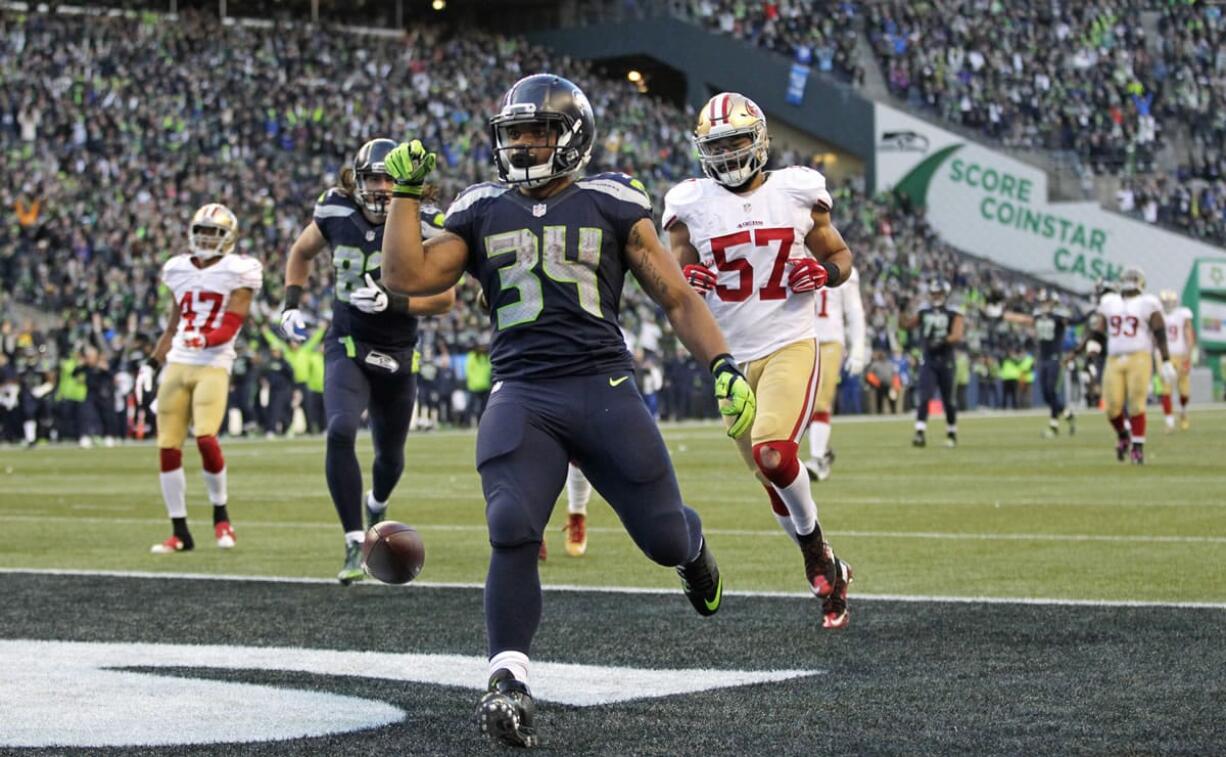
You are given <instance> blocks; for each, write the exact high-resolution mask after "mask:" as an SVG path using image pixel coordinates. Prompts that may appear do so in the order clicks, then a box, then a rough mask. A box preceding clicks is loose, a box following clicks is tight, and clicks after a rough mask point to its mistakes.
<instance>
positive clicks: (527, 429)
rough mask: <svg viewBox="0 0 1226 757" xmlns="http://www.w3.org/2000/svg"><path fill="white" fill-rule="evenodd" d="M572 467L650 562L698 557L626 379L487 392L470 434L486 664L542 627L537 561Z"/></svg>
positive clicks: (697, 527) (697, 539)
mask: <svg viewBox="0 0 1226 757" xmlns="http://www.w3.org/2000/svg"><path fill="white" fill-rule="evenodd" d="M614 382H616V383H614ZM572 459H573V460H574V461H575V462H576V463H577V464H578V465H579V467H580V468H581V469H582V470H583V472H584V474H586V475H587V477H588V480H590V481H591V482H592V486H593V487H595V489H596V491H598V492H600V494H601V496H603V497H604V498H605V499H606V500H607V501H608V502H609V504H610V505H612V507H613V509H614V511H616V512H617V515H618V517H619V518H621V521H622V524H623V525H624V526H625V527H626V531H628V532H629V534H630V537H631V538H632V539H634V543H635V544H637V545H638V547H639V549H641V550H643V552H644V554H646V555H647V556H648V557H649V558H651V559H652V560H654V561H655V562H657V563H659V564H661V565H668V566H673V565H680V564H682V563H684V562H688V561H689V560H690V559H692V558H693V556H694V555H695V554H696V553H697V552H698V549H699V546H700V544H701V541H702V522H701V520H700V519H699V517H698V514H697V513H696V512H694V511H693V510H691V509H690V508H688V507H686V506H685V505H684V504H683V503H682V501H681V491H680V490H679V489H678V487H677V478H676V476H675V474H674V473H673V467H672V461H671V460H670V459H669V456H668V449H667V448H666V447H665V445H664V439H663V438H662V437H661V436H660V430H659V429H658V428H657V427H656V423H655V420H654V419H653V418H652V417H651V414H650V413H649V412H648V411H647V406H646V405H645V404H644V403H643V398H642V396H641V395H640V394H639V391H638V388H637V387H636V386H635V382H634V377H633V376H632V375H631V374H629V373H615V374H607V373H606V374H600V375H597V376H576V377H570V378H560V379H550V380H543V381H542V380H533V381H506V382H500V383H499V384H496V385H495V386H494V391H492V392H491V393H490V399H489V404H488V405H487V406H486V408H485V414H484V415H482V416H481V424H480V429H479V431H478V433H477V470H478V471H479V472H480V474H481V487H482V489H483V491H484V492H485V502H486V505H485V516H486V521H487V522H488V525H489V538H490V546H491V547H492V553H491V555H490V568H489V574H488V575H487V576H486V580H485V624H486V631H487V634H488V636H489V654H490V656H491V657H492V656H494V655H495V654H498V653H499V652H503V651H507V650H515V651H520V652H523V653H524V654H527V653H528V652H529V647H530V646H531V643H532V637H533V636H534V635H535V633H536V627H537V624H538V623H539V622H540V617H541V581H540V575H539V573H538V567H537V552H538V548H539V545H540V542H541V537H542V534H543V532H544V529H545V526H546V524H547V523H548V522H549V515H550V513H551V512H552V511H553V506H554V503H555V502H556V501H557V499H558V495H559V494H560V493H561V491H562V486H563V485H564V484H565V482H566V467H567V462H568V461H569V460H572Z"/></svg>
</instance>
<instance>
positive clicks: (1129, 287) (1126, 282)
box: [1120, 265, 1145, 294]
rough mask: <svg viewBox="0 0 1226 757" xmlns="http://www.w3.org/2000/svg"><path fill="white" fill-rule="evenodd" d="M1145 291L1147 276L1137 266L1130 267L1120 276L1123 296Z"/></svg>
mask: <svg viewBox="0 0 1226 757" xmlns="http://www.w3.org/2000/svg"><path fill="white" fill-rule="evenodd" d="M1144 291H1145V274H1144V273H1142V272H1141V269H1140V268H1137V267H1136V266H1135V265H1130V266H1128V267H1127V268H1125V269H1124V272H1123V273H1122V274H1120V293H1121V294H1140V293H1141V292H1144Z"/></svg>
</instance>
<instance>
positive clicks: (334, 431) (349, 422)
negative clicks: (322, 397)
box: [327, 413, 358, 447]
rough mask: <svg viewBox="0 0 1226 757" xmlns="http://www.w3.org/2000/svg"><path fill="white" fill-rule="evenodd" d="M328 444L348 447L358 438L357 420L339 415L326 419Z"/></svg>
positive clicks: (346, 415)
mask: <svg viewBox="0 0 1226 757" xmlns="http://www.w3.org/2000/svg"><path fill="white" fill-rule="evenodd" d="M327 436H328V444H345V445H348V446H350V447H352V446H353V445H354V443H355V442H356V441H357V438H358V419H357V418H356V417H354V416H352V415H349V414H347V413H341V414H337V415H334V416H332V417H331V418H329V419H328V431H327Z"/></svg>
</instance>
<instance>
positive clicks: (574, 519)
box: [562, 513, 587, 557]
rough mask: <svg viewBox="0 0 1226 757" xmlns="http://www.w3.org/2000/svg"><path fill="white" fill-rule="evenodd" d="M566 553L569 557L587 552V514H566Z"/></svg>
mask: <svg viewBox="0 0 1226 757" xmlns="http://www.w3.org/2000/svg"><path fill="white" fill-rule="evenodd" d="M562 530H563V531H565V532H566V554H568V555H570V556H571V557H582V556H583V553H584V552H587V516H586V515H583V514H582V513H571V514H570V515H568V516H566V525H565V526H562Z"/></svg>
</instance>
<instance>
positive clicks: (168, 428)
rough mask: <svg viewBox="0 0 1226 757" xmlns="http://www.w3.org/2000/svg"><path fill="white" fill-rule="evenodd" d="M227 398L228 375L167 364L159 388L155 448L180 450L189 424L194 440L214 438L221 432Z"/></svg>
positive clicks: (213, 368)
mask: <svg viewBox="0 0 1226 757" xmlns="http://www.w3.org/2000/svg"><path fill="white" fill-rule="evenodd" d="M229 394H230V374H229V373H228V372H227V371H226V369H225V368H220V367H218V366H211V365H183V364H181V363H170V364H168V365H167V366H166V368H165V370H163V371H162V381H161V383H160V384H159V385H158V411H157V417H158V446H159V447H163V448H174V449H177V448H179V447H182V446H183V440H184V439H186V438H187V427H188V425H189V424H190V425H191V426H192V427H193V429H194V430H195V432H196V436H198V437H200V436H213V435H215V434H216V433H217V431H218V430H219V429H220V428H221V421H222V418H223V417H224V416H225V414H226V402H227V400H228V398H229Z"/></svg>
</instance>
